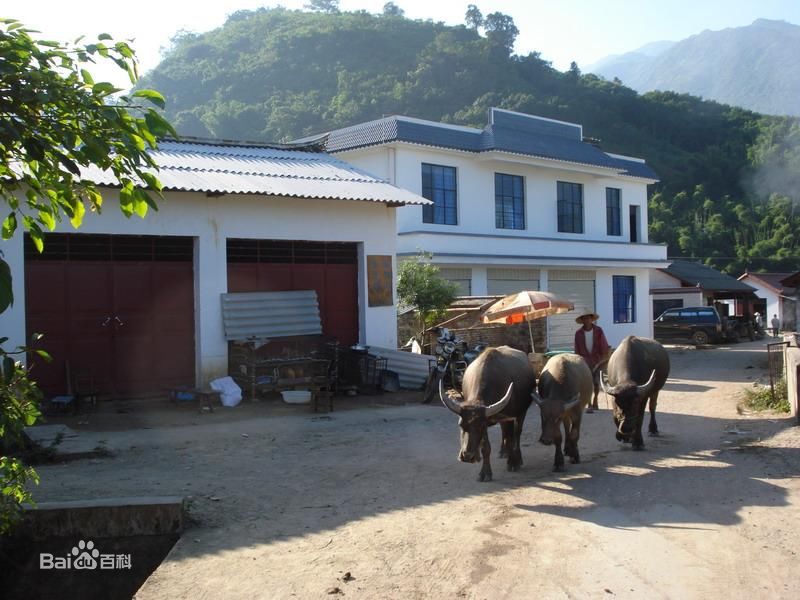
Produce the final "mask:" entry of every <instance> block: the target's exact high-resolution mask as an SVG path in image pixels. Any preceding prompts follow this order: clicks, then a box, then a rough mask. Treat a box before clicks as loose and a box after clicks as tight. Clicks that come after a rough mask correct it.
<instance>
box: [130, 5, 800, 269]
mask: <svg viewBox="0 0 800 600" xmlns="http://www.w3.org/2000/svg"><path fill="white" fill-rule="evenodd" d="M508 31H509V29H506V31H505V33H506V34H508ZM511 31H513V30H511ZM481 33H482V32H479V31H478V30H475V29H472V28H467V27H464V26H456V27H452V26H446V25H444V24H442V23H434V22H431V21H413V20H409V19H405V18H403V17H400V16H383V15H370V14H368V13H366V12H363V11H362V12H356V13H348V12H342V13H337V14H320V13H310V12H302V11H290V10H286V9H282V8H275V9H259V10H257V11H254V12H248V11H243V12H239V13H235V14H234V15H232V16H231V17H230V18H229V19H228V21H227V22H226V23H225V25H223V26H222V27H220V28H218V29H216V30H214V31H210V32H208V33H204V34H199V35H198V34H189V35H184V36H182V37H180V38H178V39H176V40H175V43H174V47H173V48H172V49H171V50H170V51H169V52H168V53H167V55H166V56H165V58H164V60H163V61H162V63H161V64H160V65H159V66H158V67H157V68H156V69H154V70H153V71H152V72H151V73H148V74H147V75H146V76H145V77H144V78H143V80H142V82H141V85H142V86H144V87H153V88H155V89H158V90H159V91H161V92H162V93H163V94H164V95H165V97H166V99H167V108H168V110H167V117H168V118H169V119H170V120H171V121H172V122H173V124H174V125H175V126H176V129H177V130H178V132H179V133H181V134H182V135H195V136H202V137H217V138H234V139H240V140H267V141H279V140H282V139H293V138H298V137H302V136H304V135H308V134H313V133H321V132H324V131H328V130H330V129H335V128H338V127H344V126H347V125H352V124H355V123H359V122H362V121H367V120H370V119H374V118H378V117H381V116H383V115H387V114H404V115H408V116H412V117H419V118H423V119H430V120H434V121H444V122H450V123H457V124H462V125H470V126H473V127H483V126H485V125H486V114H487V110H488V108H489V107H490V106H497V107H500V108H505V109H509V110H515V111H519V112H524V113H528V114H535V115H540V116H543V117H549V118H553V119H559V120H563V121H570V122H574V123H580V124H582V125H583V128H584V129H583V131H584V133H585V135H587V136H591V137H592V138H597V139H599V140H600V141H601V146H602V148H603V149H604V150H606V151H609V152H616V153H620V154H627V155H632V156H640V157H643V158H645V159H646V160H647V161H648V163H649V164H650V165H651V166H653V167H654V168H655V170H656V172H657V173H658V174H659V175H660V176H661V182H660V183H659V184H658V185H657V186H655V188H654V192H655V193H654V195H653V196H652V198H651V202H650V208H651V210H650V215H651V239H652V240H653V241H663V242H666V243H668V244H669V247H670V248H669V253H670V256H672V255H676V256H678V255H681V256H696V257H703V258H705V259H707V260H708V261H710V262H711V263H713V264H714V265H716V266H721V267H726V268H729V269H732V270H737V269H739V268H740V267H741V266H742V265H749V266H750V267H751V270H755V267H756V264H757V263H755V262H754V259H753V258H752V254H751V249H752V248H758V252H759V253H765V252H767V251H768V250H769V252H775V253H777V252H778V250H780V257H781V260H783V261H784V262H786V261H789V262H790V261H792V260H795V257H797V256H798V255H799V254H800V249H798V247H800V234H798V236H797V239H796V240H795V238H794V237H793V235H790V236H789V237H786V235H785V234H786V231H787V227H788V231H789V232H792V231H800V214H798V215H795V212H797V211H794V210H793V209H792V207H793V204H792V201H791V198H793V199H794V201H796V202H800V192H798V190H800V175H798V174H799V173H800V152H794V153H793V151H792V150H791V149H792V148H794V147H795V146H797V147H800V144H796V143H795V140H800V126H799V125H797V123H796V122H794V121H791V120H786V119H779V118H775V117H764V116H762V115H759V114H756V113H753V112H750V111H747V110H742V109H739V108H735V107H731V106H726V105H723V104H719V103H716V102H708V101H703V100H701V99H700V98H697V97H693V96H689V95H685V94H677V93H674V92H652V93H648V94H645V95H639V94H637V93H636V92H635V91H634V90H632V89H630V88H628V87H625V86H624V85H621V84H619V83H618V82H614V81H606V80H604V79H602V78H600V77H598V76H596V75H592V74H588V75H581V74H580V72H579V71H578V70H573V71H570V72H567V73H562V72H559V71H557V70H555V69H553V68H552V67H551V66H550V65H549V63H547V62H545V61H543V60H541V58H540V57H539V55H538V54H536V53H532V54H530V55H528V56H515V55H511V53H510V47H512V46H513V43H509V36H508V35H500V34H497V32H494V31H492V32H486V34H485V35H482V34H481ZM512 37H513V34H512ZM511 41H512V42H513V40H511ZM667 52H671V50H668V51H667ZM664 54H666V53H664ZM664 54H662V56H663V55H664ZM768 167H769V168H770V169H772V170H769V169H768ZM757 168H759V169H761V170H762V172H764V173H767V172H769V173H770V176H769V177H760V178H759V177H757V176H756V175H757V173H756V172H755V171H756V169H757ZM774 173H779V174H781V176H780V177H776V176H775V175H774ZM750 180H752V181H754V182H755V185H754V186H749V185H748V184H747V182H748V181H750ZM756 186H758V187H756ZM774 194H779V195H780V196H779V197H777V200H775V201H773V200H769V201H767V202H764V203H763V204H762V203H760V202H759V200H761V199H767V198H770V196H771V195H774ZM765 219H766V221H765ZM759 242H763V243H762V244H761V246H757V243H759ZM764 256H767V255H766V254H764ZM759 260H761V259H759ZM765 260H767V261H768V262H766V263H764V264H766V265H768V266H769V267H770V268H772V270H774V271H780V270H787V271H792V270H796V269H797V268H798V267H800V263H798V264H797V267H793V266H790V265H789V264H788V263H787V264H780V263H776V262H774V261H773V260H772V259H771V258H769V257H767V258H765ZM770 261H771V262H770ZM796 262H797V261H796ZM758 264H761V263H758Z"/></svg>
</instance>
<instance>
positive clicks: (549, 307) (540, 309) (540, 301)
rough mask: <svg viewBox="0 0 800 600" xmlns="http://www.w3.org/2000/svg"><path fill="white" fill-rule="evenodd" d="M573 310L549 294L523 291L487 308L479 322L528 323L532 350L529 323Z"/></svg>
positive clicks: (570, 304) (569, 303)
mask: <svg viewBox="0 0 800 600" xmlns="http://www.w3.org/2000/svg"><path fill="white" fill-rule="evenodd" d="M574 309H575V305H574V304H573V303H572V302H570V301H568V300H564V299H562V298H559V297H558V296H556V295H555V294H551V293H550V292H539V291H523V292H518V293H516V294H511V295H510V296H506V297H505V298H502V299H500V300H498V301H497V302H495V303H494V304H492V305H491V306H490V307H489V308H487V309H486V310H485V311H484V312H483V315H481V320H482V321H483V322H484V323H504V324H505V325H514V324H516V323H522V322H523V321H527V322H528V334H529V335H530V337H531V350H533V331H532V330H531V321H533V320H534V319H541V318H543V317H549V316H551V315H558V314H561V313H566V312H569V311H571V310H574Z"/></svg>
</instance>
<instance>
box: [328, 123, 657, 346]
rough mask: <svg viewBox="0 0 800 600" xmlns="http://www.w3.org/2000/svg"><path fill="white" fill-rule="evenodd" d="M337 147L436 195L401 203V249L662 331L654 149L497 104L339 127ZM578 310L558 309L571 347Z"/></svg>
mask: <svg viewBox="0 0 800 600" xmlns="http://www.w3.org/2000/svg"><path fill="white" fill-rule="evenodd" d="M327 150H328V151H329V152H331V153H334V154H338V155H339V156H341V157H342V158H344V159H346V160H347V161H348V162H350V163H352V164H354V165H356V166H358V167H361V168H363V169H364V170H366V171H368V172H370V173H371V174H374V175H376V176H377V177H380V178H383V179H385V180H386V181H388V182H389V183H391V184H393V185H396V186H398V187H401V188H405V189H407V190H409V191H412V192H414V193H417V194H421V195H422V196H424V197H426V198H428V199H429V200H432V201H433V205H430V206H425V207H423V206H408V207H403V208H400V209H398V211H397V227H398V232H397V233H398V242H397V251H398V260H402V259H403V258H404V257H410V256H413V255H415V254H417V253H418V252H419V251H427V252H431V253H433V255H434V262H435V263H436V264H437V265H439V266H440V268H441V271H442V274H443V276H444V277H446V278H447V279H449V280H451V281H454V282H456V283H457V284H458V285H459V289H460V293H461V294H464V295H486V294H506V293H512V292H516V291H520V290H524V289H538V290H546V291H551V292H554V293H555V294H557V295H559V296H562V297H567V298H569V299H571V300H572V301H573V302H574V303H575V305H576V311H577V310H581V311H585V312H586V311H590V310H592V311H596V312H597V313H599V314H600V317H601V320H600V325H601V326H602V327H603V328H604V330H605V331H606V335H607V337H608V339H609V342H610V343H611V344H612V345H616V344H618V343H619V342H620V341H621V340H622V338H623V337H625V336H626V335H630V334H633V335H641V336H651V335H652V320H653V315H652V308H651V303H650V302H649V290H650V270H651V269H656V268H662V267H666V266H668V262H667V260H666V246H665V245H662V244H650V243H648V239H647V185H648V184H651V183H655V182H656V181H657V175H656V174H655V173H654V172H653V171H652V170H651V169H650V168H649V167H648V166H647V165H646V164H645V162H644V160H641V159H637V158H630V157H625V156H619V155H614V154H609V153H606V152H603V151H602V150H601V149H599V148H598V147H597V146H596V145H594V144H592V143H588V142H586V141H584V139H583V130H582V127H581V126H580V125H576V124H573V123H565V122H561V121H554V120H552V119H545V118H542V117H536V116H532V115H525V114H520V113H515V112H510V111H507V110H500V109H497V108H492V109H491V110H490V111H489V123H488V125H487V126H486V127H485V128H484V129H474V128H471V127H462V126H456V125H449V124H444V123H436V122H431V121H423V120H419V119H414V118H409V117H403V116H392V117H387V118H383V119H378V120H375V121H370V122H367V123H361V124H358V125H354V126H352V127H348V128H345V129H339V130H336V131H332V132H330V134H329V138H328V142H327ZM574 318H575V314H567V315H560V316H557V317H551V318H550V319H549V320H548V321H549V322H548V346H549V348H550V349H556V348H571V347H572V340H573V335H574V332H575V329H576V325H575V321H574Z"/></svg>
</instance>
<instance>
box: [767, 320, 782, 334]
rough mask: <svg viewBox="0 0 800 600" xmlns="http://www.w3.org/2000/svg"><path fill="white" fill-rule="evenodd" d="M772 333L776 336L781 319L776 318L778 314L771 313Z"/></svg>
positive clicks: (779, 328)
mask: <svg viewBox="0 0 800 600" xmlns="http://www.w3.org/2000/svg"><path fill="white" fill-rule="evenodd" d="M770 323H771V324H772V335H773V336H774V337H778V332H779V331H780V330H781V320H780V319H779V318H778V315H772V321H770Z"/></svg>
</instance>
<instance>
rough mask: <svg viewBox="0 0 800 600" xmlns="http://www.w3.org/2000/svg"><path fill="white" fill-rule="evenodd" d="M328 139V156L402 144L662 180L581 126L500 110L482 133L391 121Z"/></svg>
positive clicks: (493, 113) (346, 130)
mask: <svg viewBox="0 0 800 600" xmlns="http://www.w3.org/2000/svg"><path fill="white" fill-rule="evenodd" d="M327 135H328V140H327V145H326V149H327V150H328V151H329V152H340V151H344V150H352V149H354V148H360V147H364V146H371V145H375V144H383V143H388V142H394V141H401V142H409V143H415V144H422V145H427V146H436V147H440V148H451V149H454V150H461V151H464V152H475V153H480V152H492V151H495V152H510V153H513V154H521V155H525V156H532V157H538V158H544V159H550V160H557V161H560V162H567V163H572V164H580V165H589V166H593V167H599V168H602V169H609V171H611V172H613V173H614V174H617V175H624V176H630V177H642V178H645V179H652V180H658V175H657V174H656V173H655V171H653V170H652V169H651V168H650V167H648V166H647V164H646V163H645V162H644V161H642V160H637V159H633V158H629V157H622V156H616V155H610V154H608V153H606V152H603V151H602V150H601V149H600V148H598V147H597V146H594V145H593V144H590V143H587V142H584V141H583V138H582V128H581V126H580V125H576V124H574V123H564V122H560V121H554V120H552V119H545V118H542V117H537V116H534V115H525V114H521V113H515V112H511V111H506V110H501V109H498V108H492V109H490V111H489V124H488V125H487V126H486V127H485V128H484V129H475V128H471V127H462V126H456V125H450V124H447V123H437V122H435V121H424V120H422V119H414V118H410V117H404V116H391V117H385V118H383V119H377V120H375V121H368V122H366V123H359V124H358V125H353V126H351V127H345V128H343V129H337V130H335V131H331V132H330V133H328V134H327ZM311 139H312V138H305V140H298V142H303V141H307V140H311Z"/></svg>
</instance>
